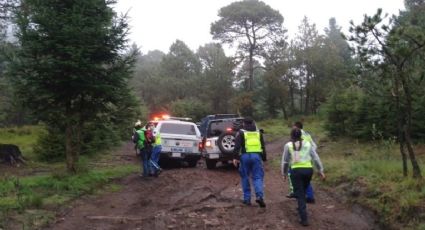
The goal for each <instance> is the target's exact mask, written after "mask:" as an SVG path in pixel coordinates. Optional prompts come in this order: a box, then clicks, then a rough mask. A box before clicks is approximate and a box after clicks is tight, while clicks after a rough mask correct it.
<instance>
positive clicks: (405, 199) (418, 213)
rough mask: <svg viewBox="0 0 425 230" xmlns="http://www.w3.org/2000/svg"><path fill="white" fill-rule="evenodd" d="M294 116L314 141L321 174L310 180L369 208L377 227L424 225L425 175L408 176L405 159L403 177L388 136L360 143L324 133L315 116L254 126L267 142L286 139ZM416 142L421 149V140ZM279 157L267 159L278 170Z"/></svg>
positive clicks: (421, 157)
mask: <svg viewBox="0 0 425 230" xmlns="http://www.w3.org/2000/svg"><path fill="white" fill-rule="evenodd" d="M295 120H301V121H303V123H304V129H305V130H306V131H307V132H309V133H310V134H311V135H312V136H313V138H314V140H315V142H316V143H317V144H318V146H319V148H318V153H319V155H320V158H321V160H322V162H323V165H324V167H325V173H326V176H327V179H326V181H324V182H322V181H319V180H318V178H317V177H315V180H317V181H315V184H320V186H324V187H325V188H326V189H327V190H329V191H331V192H332V193H334V194H339V195H338V196H339V197H341V198H343V200H346V201H348V202H349V203H356V204H360V205H361V206H363V207H365V208H367V209H369V210H371V211H373V212H374V213H375V214H376V216H377V218H378V221H379V223H380V224H382V226H383V227H388V226H392V227H393V228H396V229H398V228H402V229H425V180H417V179H413V178H411V165H410V161H409V162H408V167H409V170H410V171H409V172H410V175H409V177H404V176H403V174H402V162H401V156H400V153H399V147H398V144H397V143H395V141H394V140H384V139H378V140H375V141H372V142H361V141H359V140H355V139H348V138H343V137H334V138H329V137H328V136H327V133H326V132H325V130H324V128H323V125H322V124H323V123H322V121H321V120H320V119H319V118H316V117H304V118H294V119H290V120H289V121H288V122H286V121H284V120H277V119H275V120H266V121H261V122H259V127H260V128H263V129H265V131H266V138H268V139H267V140H268V141H270V140H277V139H279V138H282V137H287V138H288V139H289V131H290V127H289V126H290V125H291V124H292V123H293V122H294V121H295ZM267 135H268V136H267ZM416 147H417V148H418V149H424V148H423V145H421V146H416ZM417 152H418V151H417ZM417 157H418V161H419V162H420V166H421V169H422V170H425V164H424V163H423V162H425V155H424V154H422V155H421V154H417ZM280 161H281V159H280V158H278V159H274V160H272V161H271V162H270V163H271V165H272V167H273V168H276V169H277V170H280ZM423 176H425V174H424V172H423Z"/></svg>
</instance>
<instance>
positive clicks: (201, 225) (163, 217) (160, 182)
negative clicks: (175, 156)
mask: <svg viewBox="0 0 425 230" xmlns="http://www.w3.org/2000/svg"><path fill="white" fill-rule="evenodd" d="M267 147H268V153H269V161H268V162H267V163H266V166H265V201H266V204H267V208H265V209H263V208H260V207H258V206H257V205H256V204H255V202H253V203H254V204H253V205H252V206H244V205H242V203H241V195H242V191H241V186H240V184H239V182H240V178H239V175H238V172H237V170H235V169H234V168H232V167H226V166H221V167H220V166H219V167H218V168H217V169H216V170H207V169H206V167H205V165H204V164H203V161H202V163H200V164H199V165H198V166H197V167H196V168H186V167H174V168H169V169H167V170H165V172H163V173H162V174H161V175H160V177H159V178H156V179H151V180H143V179H142V178H140V177H139V176H138V175H131V176H128V177H126V178H123V179H121V180H120V181H118V182H117V183H119V184H120V185H122V186H123V188H122V190H121V191H119V192H113V193H108V194H104V195H101V196H99V197H96V198H90V197H86V198H83V199H81V200H78V201H76V202H75V203H74V204H73V208H71V209H68V210H67V211H66V212H63V213H62V214H61V215H59V216H58V217H57V220H56V223H54V224H53V225H52V226H50V227H49V228H48V229H69V230H71V229H72V230H74V229H344V230H347V229H376V226H375V225H374V224H373V220H372V219H371V218H370V217H366V216H362V214H361V213H359V212H353V211H352V210H350V209H349V208H348V207H347V206H345V205H343V204H341V203H339V202H338V201H337V200H335V199H334V198H332V196H330V195H329V194H327V193H326V192H325V191H323V190H321V189H320V188H318V186H315V188H316V204H312V205H308V207H307V208H308V212H309V216H310V226H309V227H301V226H300V225H299V224H298V216H297V212H296V201H295V200H293V199H288V198H286V197H285V195H286V194H287V192H288V185H287V183H284V182H283V179H282V177H281V175H280V172H279V169H277V168H276V167H272V166H271V165H270V163H271V160H272V159H273V158H280V157H281V152H282V148H283V141H277V142H273V143H269V144H268V146H267ZM116 154H119V155H126V154H127V155H129V156H130V157H134V158H136V157H135V156H134V153H133V151H132V145H131V144H128V145H126V146H124V147H123V148H122V150H121V151H119V152H117V153H116ZM135 161H136V159H135ZM324 164H325V167H326V162H324ZM254 199H255V198H253V201H254Z"/></svg>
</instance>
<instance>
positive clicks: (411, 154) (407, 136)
mask: <svg viewBox="0 0 425 230" xmlns="http://www.w3.org/2000/svg"><path fill="white" fill-rule="evenodd" d="M403 132H404V138H405V139H406V146H407V152H408V153H409V158H410V162H411V163H412V172H413V178H422V174H421V168H420V167H419V164H418V161H417V160H416V156H415V152H414V151H413V147H412V140H411V139H410V131H409V128H408V126H407V125H405V126H404V129H403Z"/></svg>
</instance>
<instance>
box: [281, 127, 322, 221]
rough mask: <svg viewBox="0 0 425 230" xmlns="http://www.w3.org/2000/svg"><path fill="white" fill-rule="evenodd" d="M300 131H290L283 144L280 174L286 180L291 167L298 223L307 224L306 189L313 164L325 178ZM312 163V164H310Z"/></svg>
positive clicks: (318, 162) (316, 156) (309, 145)
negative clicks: (287, 138)
mask: <svg viewBox="0 0 425 230" xmlns="http://www.w3.org/2000/svg"><path fill="white" fill-rule="evenodd" d="M301 136H302V131H301V129H299V128H294V129H292V131H291V141H289V142H288V143H286V144H285V147H284V149H283V154H282V175H283V177H284V180H285V181H286V180H287V177H288V170H289V169H291V170H292V172H291V175H290V177H291V181H292V185H293V187H294V193H295V196H296V198H297V201H298V214H299V216H300V224H301V225H303V226H308V225H309V223H308V218H307V207H306V196H305V195H306V194H305V193H306V190H307V187H308V186H309V184H310V181H311V178H312V176H313V164H314V166H315V167H316V168H317V170H318V172H319V175H320V177H321V178H322V179H325V174H324V172H323V165H322V162H321V161H320V158H319V155H317V153H316V150H315V149H314V148H313V147H312V144H311V143H310V142H309V141H303V139H302V138H301ZM312 163H313V164H312Z"/></svg>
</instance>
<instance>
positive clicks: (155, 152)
mask: <svg viewBox="0 0 425 230" xmlns="http://www.w3.org/2000/svg"><path fill="white" fill-rule="evenodd" d="M152 146H153V149H152V155H151V159H150V160H149V163H150V166H151V171H150V172H151V173H152V175H153V176H155V177H157V176H159V174H161V172H162V169H161V167H160V166H159V164H158V162H159V157H160V154H161V149H162V145H161V134H160V133H159V130H156V131H154V142H153V143H152Z"/></svg>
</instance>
